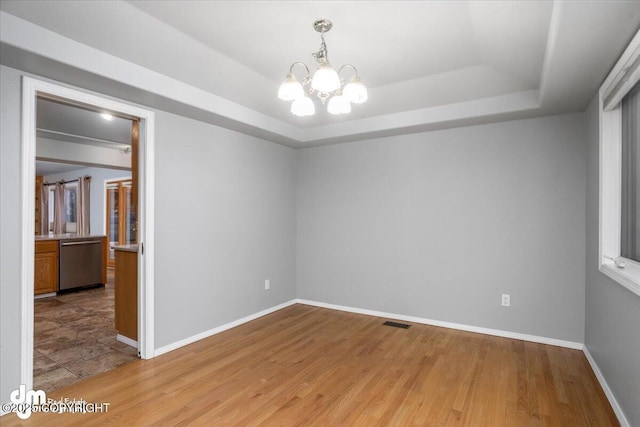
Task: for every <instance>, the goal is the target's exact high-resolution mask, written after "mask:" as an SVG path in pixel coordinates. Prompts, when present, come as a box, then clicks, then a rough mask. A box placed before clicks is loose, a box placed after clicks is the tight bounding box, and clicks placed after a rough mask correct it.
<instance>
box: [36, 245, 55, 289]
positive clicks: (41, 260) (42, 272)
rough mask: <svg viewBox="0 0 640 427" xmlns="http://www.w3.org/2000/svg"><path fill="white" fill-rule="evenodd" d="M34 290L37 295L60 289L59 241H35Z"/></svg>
mask: <svg viewBox="0 0 640 427" xmlns="http://www.w3.org/2000/svg"><path fill="white" fill-rule="evenodd" d="M35 248H36V250H35V257H34V277H33V281H34V285H35V286H34V291H33V293H34V294H35V295H41V294H46V293H50V292H57V291H58V241H57V240H44V241H36V242H35Z"/></svg>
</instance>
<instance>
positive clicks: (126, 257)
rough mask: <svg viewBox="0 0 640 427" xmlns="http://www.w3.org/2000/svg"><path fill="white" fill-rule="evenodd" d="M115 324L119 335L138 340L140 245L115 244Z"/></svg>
mask: <svg viewBox="0 0 640 427" xmlns="http://www.w3.org/2000/svg"><path fill="white" fill-rule="evenodd" d="M113 249H114V250H115V272H114V282H115V286H114V293H115V297H114V299H115V326H116V330H117V331H118V334H119V335H122V336H123V337H126V338H129V339H131V340H133V341H137V340H138V245H123V246H114V247H113Z"/></svg>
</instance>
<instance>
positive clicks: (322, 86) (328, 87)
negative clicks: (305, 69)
mask: <svg viewBox="0 0 640 427" xmlns="http://www.w3.org/2000/svg"><path fill="white" fill-rule="evenodd" d="M311 87H312V88H313V89H315V90H317V91H318V92H321V93H331V92H333V91H334V90H336V89H339V88H340V76H338V73H337V72H336V70H334V69H333V67H332V66H331V64H329V63H328V62H325V63H323V64H320V66H318V69H317V70H316V72H315V74H314V75H313V79H312V80H311Z"/></svg>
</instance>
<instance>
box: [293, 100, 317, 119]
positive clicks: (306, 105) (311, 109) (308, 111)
mask: <svg viewBox="0 0 640 427" xmlns="http://www.w3.org/2000/svg"><path fill="white" fill-rule="evenodd" d="M291 112H292V113H293V114H294V115H296V116H299V117H304V116H313V115H314V114H315V112H316V107H315V105H313V101H312V100H311V98H309V97H308V96H307V95H303V96H301V97H299V98H296V99H294V100H293V102H292V103H291Z"/></svg>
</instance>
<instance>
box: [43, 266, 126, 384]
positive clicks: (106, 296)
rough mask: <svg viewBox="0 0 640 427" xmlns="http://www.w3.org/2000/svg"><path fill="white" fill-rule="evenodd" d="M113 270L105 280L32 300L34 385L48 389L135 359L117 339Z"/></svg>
mask: <svg viewBox="0 0 640 427" xmlns="http://www.w3.org/2000/svg"><path fill="white" fill-rule="evenodd" d="M113 319H114V302H113V270H111V269H109V272H108V275H107V285H106V286H104V287H99V288H93V289H86V290H80V291H77V292H71V293H66V294H59V295H57V296H55V297H48V298H42V299H37V300H35V302H34V351H33V356H34V357H33V385H34V389H36V390H44V391H45V392H47V393H49V392H51V391H54V390H57V389H60V388H62V387H66V386H68V385H70V384H73V383H75V382H78V381H80V380H83V379H85V378H89V377H92V376H94V375H98V374H100V373H102V372H106V371H109V370H111V369H114V368H116V367H118V366H121V365H124V364H125V363H129V362H132V361H134V360H136V359H137V357H138V351H137V350H136V349H135V348H133V347H130V346H128V345H126V344H123V343H121V342H119V341H116V334H117V331H116V330H115V329H114V320H113Z"/></svg>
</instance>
